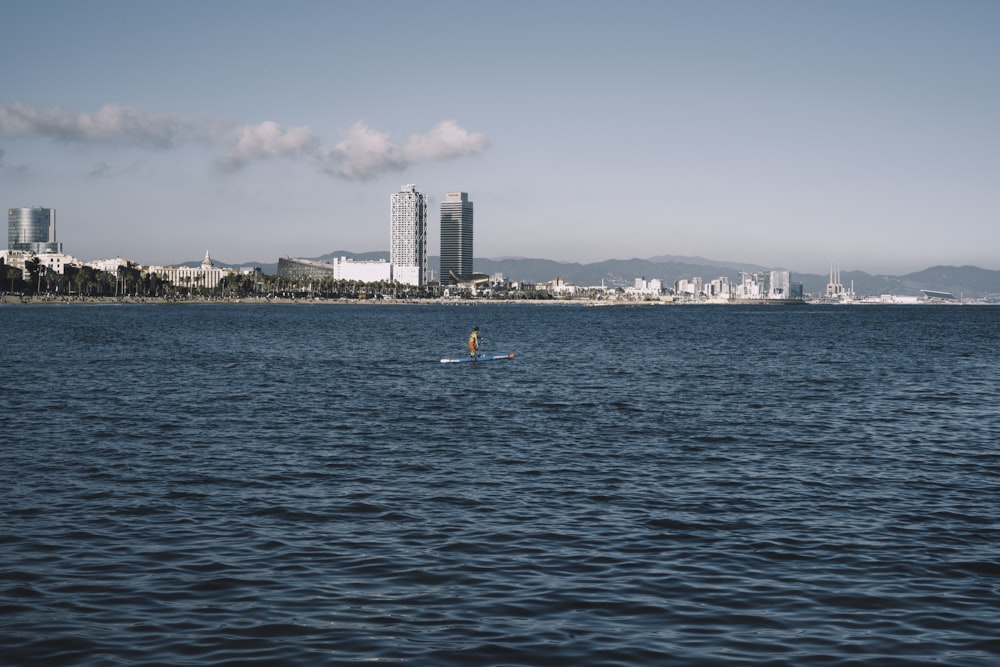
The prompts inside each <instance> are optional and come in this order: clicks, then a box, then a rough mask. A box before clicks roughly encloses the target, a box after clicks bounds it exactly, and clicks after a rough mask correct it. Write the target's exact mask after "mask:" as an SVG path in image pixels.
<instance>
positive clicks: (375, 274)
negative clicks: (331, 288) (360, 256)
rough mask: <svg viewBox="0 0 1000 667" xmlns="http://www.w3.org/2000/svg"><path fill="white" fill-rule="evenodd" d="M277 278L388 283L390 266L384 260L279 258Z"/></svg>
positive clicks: (390, 275) (390, 272) (390, 274)
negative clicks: (321, 260) (320, 260)
mask: <svg viewBox="0 0 1000 667" xmlns="http://www.w3.org/2000/svg"><path fill="white" fill-rule="evenodd" d="M278 276H279V277H280V278H287V279H290V280H323V279H332V280H356V281H358V282H362V283H377V282H389V281H391V280H392V264H390V263H389V262H387V261H385V260H384V259H375V260H360V261H359V260H354V259H351V258H350V257H335V258H334V259H333V260H332V261H331V262H319V261H316V260H312V259H297V258H292V257H280V258H279V259H278Z"/></svg>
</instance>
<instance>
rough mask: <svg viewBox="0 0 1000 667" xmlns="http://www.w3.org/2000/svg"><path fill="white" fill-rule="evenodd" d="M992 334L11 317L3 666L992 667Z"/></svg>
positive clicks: (980, 315) (988, 310) (290, 318)
mask: <svg viewBox="0 0 1000 667" xmlns="http://www.w3.org/2000/svg"><path fill="white" fill-rule="evenodd" d="M998 325H1000V308H997V307H991V306H978V307H970V306H957V305H956V306H949V307H937V308H935V307H926V306H877V305H873V306H868V307H865V308H843V307H838V306H818V305H799V306H795V307H780V306H775V307H772V306H757V307H736V306H694V305H692V306H688V307H685V308H666V307H642V308H640V307H631V308H630V307H621V308H588V307H585V306H582V305H569V304H567V305H564V306H563V307H557V308H552V307H545V306H541V305H534V304H524V305H514V304H486V303H470V304H469V305H467V306H443V305H432V304H426V305H424V306H422V307H408V306H405V305H398V306H397V305H384V306H381V307H377V308H376V307H363V306H357V307H348V306H345V307H331V308H304V307H301V306H297V305H270V306H263V305H261V306H257V305H252V304H238V305H226V304H212V305H199V304H175V305H130V304H110V303H109V304H104V305H58V306H57V305H52V306H19V305H11V306H8V307H4V308H2V309H0V339H2V340H3V341H4V343H3V353H2V355H0V371H2V373H3V376H4V382H3V383H2V388H0V392H2V396H3V406H4V409H3V410H2V412H0V429H2V433H3V436H4V437H3V438H2V441H0V473H2V478H3V479H4V487H5V488H4V503H3V505H2V512H0V549H2V551H0V553H2V554H3V560H2V562H0V655H2V656H4V657H3V662H4V663H5V664H12V665H29V664H67V665H121V664H131V665H146V664H199V665H223V664H249V663H253V664H276V665H277V664H281V665H317V664H329V665H343V664H360V663H362V662H379V661H381V662H388V663H394V664H415V665H416V664H420V665H424V664H427V665H490V664H504V665H555V664H559V665H564V664H575V665H587V664H593V665H611V664H614V665H649V664H661V665H734V664H748V665H749V664H753V665H862V664H878V665H983V666H985V665H993V664H996V662H997V661H998V660H1000V640H998V639H997V638H998V637H1000V559H998V557H997V554H998V553H1000V509H998V508H997V504H996V498H997V497H998V496H1000V444H998V443H1000V412H998V410H997V408H996V406H997V401H998V398H1000V385H998V382H997V378H998V377H1000V346H998V343H1000V326H998ZM473 326H479V327H480V332H481V334H482V336H483V339H484V350H485V351H486V352H489V353H515V354H516V359H515V360H513V361H509V362H503V363H496V364H461V365H451V364H441V363H439V359H441V358H443V357H454V356H457V355H459V354H462V353H463V349H464V343H465V338H466V336H467V335H468V333H469V331H470V330H471V328H472V327H473Z"/></svg>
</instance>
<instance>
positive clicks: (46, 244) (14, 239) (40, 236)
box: [7, 206, 62, 254]
mask: <svg viewBox="0 0 1000 667" xmlns="http://www.w3.org/2000/svg"><path fill="white" fill-rule="evenodd" d="M7 250H9V251H12V252H25V253H33V254H42V253H54V254H60V253H62V243H58V242H56V210H55V209H54V208H41V207H37V206H33V207H31V208H11V209H7Z"/></svg>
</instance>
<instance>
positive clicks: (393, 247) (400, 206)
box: [389, 184, 427, 285]
mask: <svg viewBox="0 0 1000 667" xmlns="http://www.w3.org/2000/svg"><path fill="white" fill-rule="evenodd" d="M389 263H390V264H392V277H393V279H394V280H397V281H399V282H401V283H404V284H407V285H423V284H425V283H426V282H427V196H426V195H424V194H422V193H420V192H417V186H416V185H412V184H411V185H404V186H403V189H402V190H400V191H399V192H395V193H393V195H392V203H391V206H390V230H389Z"/></svg>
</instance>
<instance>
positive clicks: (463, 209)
mask: <svg viewBox="0 0 1000 667" xmlns="http://www.w3.org/2000/svg"><path fill="white" fill-rule="evenodd" d="M471 275H472V202H471V201H469V195H468V193H466V192H449V193H448V194H446V195H445V197H444V201H443V202H441V284H442V285H447V284H449V283H451V284H454V283H457V282H459V281H461V280H462V279H467V278H468V277H469V276H471Z"/></svg>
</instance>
